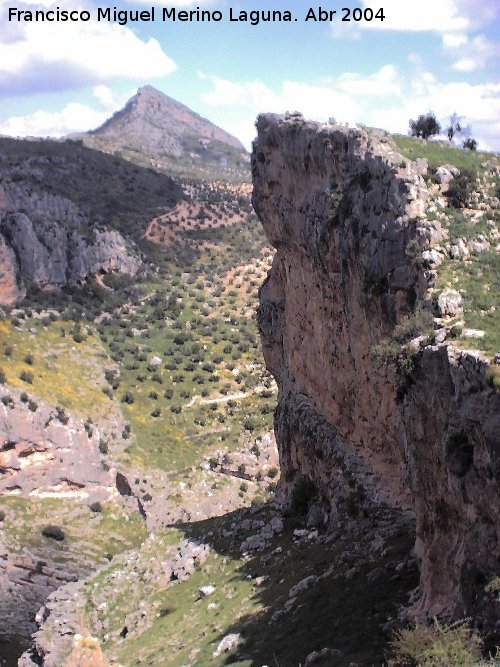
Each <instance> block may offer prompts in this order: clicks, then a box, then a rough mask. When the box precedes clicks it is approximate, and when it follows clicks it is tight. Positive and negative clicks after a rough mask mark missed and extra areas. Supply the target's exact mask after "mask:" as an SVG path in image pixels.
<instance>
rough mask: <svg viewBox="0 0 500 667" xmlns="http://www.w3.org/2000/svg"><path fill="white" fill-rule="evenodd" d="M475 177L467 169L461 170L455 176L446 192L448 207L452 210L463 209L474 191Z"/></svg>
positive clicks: (474, 174)
mask: <svg viewBox="0 0 500 667" xmlns="http://www.w3.org/2000/svg"><path fill="white" fill-rule="evenodd" d="M476 177H477V176H476V173H475V172H473V171H470V170H468V169H463V170H462V171H461V172H460V173H459V174H458V175H457V176H455V178H454V179H453V180H452V181H451V182H450V184H449V186H448V190H447V192H446V197H447V199H448V205H449V206H451V207H452V208H464V207H465V206H466V205H467V202H468V201H469V197H470V195H471V193H472V191H473V189H474V184H475V180H476Z"/></svg>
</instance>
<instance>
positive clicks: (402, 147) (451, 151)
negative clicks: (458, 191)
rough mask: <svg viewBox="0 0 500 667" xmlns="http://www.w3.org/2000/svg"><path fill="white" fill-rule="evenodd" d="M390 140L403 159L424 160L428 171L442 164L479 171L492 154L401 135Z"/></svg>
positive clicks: (396, 135) (395, 135) (393, 136)
mask: <svg viewBox="0 0 500 667" xmlns="http://www.w3.org/2000/svg"><path fill="white" fill-rule="evenodd" d="M392 138H393V139H394V142H395V144H396V146H397V148H398V151H399V152H400V153H401V154H402V155H403V156H404V157H407V158H409V159H410V160H416V159H417V158H425V159H426V160H428V162H429V168H430V169H437V168H438V167H440V166H441V165H443V164H452V165H454V166H455V167H457V168H458V169H469V170H472V169H479V168H480V167H481V165H482V164H483V163H484V162H485V161H488V160H491V159H492V157H493V155H492V153H484V152H481V151H468V150H463V149H461V148H453V147H451V146H446V145H443V143H441V142H439V143H438V142H433V141H424V140H420V139H415V138H414V137H405V136H403V135H401V134H394V135H392Z"/></svg>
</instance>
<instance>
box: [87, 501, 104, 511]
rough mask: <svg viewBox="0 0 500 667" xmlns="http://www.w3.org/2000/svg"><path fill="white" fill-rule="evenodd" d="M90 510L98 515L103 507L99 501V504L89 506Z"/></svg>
mask: <svg viewBox="0 0 500 667" xmlns="http://www.w3.org/2000/svg"><path fill="white" fill-rule="evenodd" d="M89 509H90V511H91V512H96V513H97V512H102V505H101V503H100V502H99V501H97V502H95V503H92V504H91V505H89Z"/></svg>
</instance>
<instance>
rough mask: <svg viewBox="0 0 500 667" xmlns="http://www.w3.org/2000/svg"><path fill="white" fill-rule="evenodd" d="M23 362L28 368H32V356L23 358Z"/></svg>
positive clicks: (28, 355)
mask: <svg viewBox="0 0 500 667" xmlns="http://www.w3.org/2000/svg"><path fill="white" fill-rule="evenodd" d="M24 361H25V363H27V364H28V366H33V355H31V354H27V355H26V356H25V357H24Z"/></svg>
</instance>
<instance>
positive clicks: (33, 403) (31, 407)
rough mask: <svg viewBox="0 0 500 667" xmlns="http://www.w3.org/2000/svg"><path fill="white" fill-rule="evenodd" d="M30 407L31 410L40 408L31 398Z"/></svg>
mask: <svg viewBox="0 0 500 667" xmlns="http://www.w3.org/2000/svg"><path fill="white" fill-rule="evenodd" d="M28 408H29V409H30V410H31V412H36V411H37V410H38V403H37V402H36V401H33V400H31V399H30V401H29V402H28Z"/></svg>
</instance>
